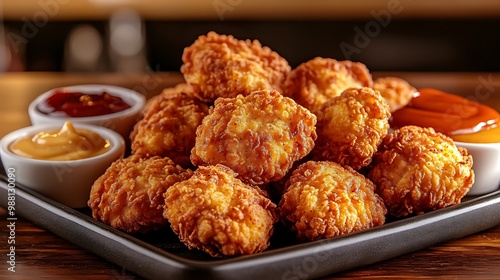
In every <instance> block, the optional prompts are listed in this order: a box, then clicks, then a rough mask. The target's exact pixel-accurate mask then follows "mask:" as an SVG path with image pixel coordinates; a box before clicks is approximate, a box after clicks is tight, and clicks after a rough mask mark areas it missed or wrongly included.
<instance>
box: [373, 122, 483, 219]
mask: <svg viewBox="0 0 500 280" xmlns="http://www.w3.org/2000/svg"><path fill="white" fill-rule="evenodd" d="M368 177H369V178H370V179H371V180H372V181H373V182H374V183H375V184H376V185H377V193H378V194H379V195H380V196H381V197H382V198H383V199H384V201H385V203H386V205H387V208H388V210H389V213H390V214H391V215H393V216H396V217H402V216H407V215H410V214H423V213H425V212H428V211H432V210H436V209H440V208H443V207H446V206H450V205H454V204H457V203H460V201H461V199H462V198H463V197H464V196H465V195H466V194H467V192H468V191H469V189H470V188H471V186H472V184H473V183H474V171H473V170H472V156H470V155H468V153H467V150H466V149H464V148H460V147H458V148H457V147H456V146H455V143H454V142H453V140H452V139H451V138H449V137H447V136H445V135H444V134H441V133H437V132H435V131H434V129H432V128H421V127H417V126H405V127H402V128H400V129H397V130H395V131H394V132H392V133H391V134H388V135H387V136H386V137H385V138H384V139H383V142H382V144H381V146H380V149H379V151H378V152H377V153H376V154H375V156H374V160H373V163H372V166H371V167H370V172H369V174H368Z"/></svg>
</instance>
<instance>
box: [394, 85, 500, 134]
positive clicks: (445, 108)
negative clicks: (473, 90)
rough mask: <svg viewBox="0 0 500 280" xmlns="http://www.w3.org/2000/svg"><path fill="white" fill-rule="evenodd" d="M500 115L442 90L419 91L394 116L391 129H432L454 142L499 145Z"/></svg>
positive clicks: (487, 107) (486, 107)
mask: <svg viewBox="0 0 500 280" xmlns="http://www.w3.org/2000/svg"><path fill="white" fill-rule="evenodd" d="M499 122H500V114H499V113H498V112H497V111H496V110H495V109H493V108H491V107H489V106H486V105H484V104H481V103H478V102H475V101H472V100H469V99H467V98H464V97H461V96H457V95H454V94H450V93H446V92H443V91H440V90H436V89H431V88H424V89H421V90H419V92H417V93H416V94H415V95H414V96H413V99H412V100H411V102H410V103H409V104H408V105H407V106H406V107H403V108H401V109H400V110H398V111H396V112H394V113H393V114H392V117H391V127H393V128H399V127H402V126H405V125H417V126H421V127H432V128H434V129H435V130H436V131H438V132H441V133H443V134H445V135H447V136H450V137H451V138H452V139H453V140H456V141H462V142H472V143H493V142H500V127H498V124H499Z"/></svg>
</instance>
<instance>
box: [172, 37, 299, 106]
mask: <svg viewBox="0 0 500 280" xmlns="http://www.w3.org/2000/svg"><path fill="white" fill-rule="evenodd" d="M182 61H183V65H182V66H181V72H182V74H183V75H184V79H185V80H186V81H187V83H188V84H190V85H191V86H192V87H193V88H194V90H195V93H196V94H197V95H198V98H200V99H201V100H203V101H206V102H213V101H214V100H215V99H216V98H218V97H235V96H236V95H238V94H242V95H248V94H249V93H251V92H252V91H256V90H264V89H275V90H278V91H280V92H281V91H282V86H283V83H284V81H285V78H286V76H287V75H288V73H289V72H290V70H291V67H290V65H289V64H288V62H287V61H286V60H285V59H284V58H283V57H281V56H280V55H279V54H278V53H276V52H274V51H272V50H271V49H270V48H269V47H265V46H262V45H261V43H260V42H259V41H258V40H253V41H250V40H245V41H243V40H237V39H235V38H234V37H233V36H231V35H229V36H226V35H219V34H217V33H215V32H209V33H208V34H207V35H206V36H205V35H203V36H200V37H198V39H197V40H196V41H195V42H194V43H193V44H192V45H191V46H189V47H187V48H185V49H184V52H183V55H182Z"/></svg>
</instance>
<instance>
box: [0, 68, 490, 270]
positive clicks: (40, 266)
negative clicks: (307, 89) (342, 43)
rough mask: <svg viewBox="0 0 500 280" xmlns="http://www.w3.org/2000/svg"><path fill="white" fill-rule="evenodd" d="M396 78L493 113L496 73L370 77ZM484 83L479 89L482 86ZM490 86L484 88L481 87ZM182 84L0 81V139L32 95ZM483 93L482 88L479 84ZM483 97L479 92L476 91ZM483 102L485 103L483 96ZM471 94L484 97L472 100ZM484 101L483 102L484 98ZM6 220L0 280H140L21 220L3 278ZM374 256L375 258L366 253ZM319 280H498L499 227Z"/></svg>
mask: <svg viewBox="0 0 500 280" xmlns="http://www.w3.org/2000/svg"><path fill="white" fill-rule="evenodd" d="M374 75H376V76H387V75H393V76H399V77H402V78H405V79H407V80H408V81H410V82H411V83H412V84H414V85H415V86H416V87H424V86H430V87H436V88H439V89H442V90H448V91H451V92H454V93H457V94H460V95H464V96H476V97H477V96H479V97H485V98H484V99H483V100H482V102H484V103H486V104H489V105H490V106H492V107H494V108H496V109H497V110H500V74H496V73H460V74H457V73H432V74H430V73H375V74H374ZM485 81H486V82H485ZM488 81H489V82H488ZM179 82H182V77H181V76H180V75H179V74H178V73H145V74H137V75H127V76H123V75H118V74H90V75H89V74H87V75H80V74H62V73H61V74H56V73H11V74H0V88H1V89H2V91H1V92H0V98H1V100H2V102H0V120H1V125H0V137H2V136H3V135H5V134H6V133H8V132H10V131H11V130H14V129H16V128H20V127H23V126H26V125H28V124H29V119H28V115H27V111H26V110H27V106H28V104H29V102H30V101H31V100H33V99H34V98H35V97H36V96H37V95H38V94H40V93H42V92H44V91H46V90H48V89H50V88H53V87H58V86H63V85H71V84H83V83H107V84H114V85H121V86H125V87H129V88H136V89H139V91H141V90H142V89H144V92H143V93H144V94H146V95H147V96H148V97H150V96H152V95H154V94H157V93H159V92H161V90H162V89H163V88H164V87H168V86H172V85H174V84H177V83H179ZM485 83H486V84H487V85H489V86H488V87H484V86H483V87H481V85H484V84H485ZM478 88H479V89H483V90H478ZM485 88H487V89H488V95H484V93H485V91H484V89H485ZM478 93H483V94H481V95H478ZM486 97H487V98H486ZM6 225H7V214H6V211H5V209H1V208H0V226H1V228H2V230H1V231H0V232H1V236H0V248H2V249H1V252H2V257H0V260H1V263H2V265H1V266H0V279H33V277H34V276H35V277H36V278H37V279H98V280H100V279H103V280H104V279H140V278H139V277H137V276H135V275H133V274H131V273H129V272H127V271H125V270H123V269H122V268H121V267H119V266H117V265H114V264H112V263H110V262H108V261H106V260H104V259H102V258H101V257H99V256H96V255H93V254H92V253H89V252H88V251H86V250H85V249H83V248H80V247H78V246H76V245H74V244H72V243H70V242H68V241H66V240H64V239H62V238H60V237H58V236H56V235H54V234H53V233H51V232H49V231H46V230H44V229H42V228H39V227H37V226H35V225H33V224H32V223H30V222H28V221H27V220H25V219H23V218H19V219H18V220H17V221H16V230H15V232H16V244H15V246H16V251H15V252H16V272H15V273H11V272H9V271H8V270H7V268H8V265H7V263H6V261H7V256H6V252H7V250H8V244H7V241H6V240H7V236H8V232H7V231H6V230H5V229H6ZM367 253H369V254H376V252H367ZM324 279H500V225H498V226H496V227H494V228H491V229H489V230H486V231H482V232H479V233H476V234H473V235H470V236H467V237H464V238H461V239H458V240H452V241H449V242H445V243H442V244H437V245H435V246H431V247H428V248H426V249H424V250H420V251H417V252H413V253H410V254H406V255H403V256H400V257H397V258H393V259H389V260H386V261H383V262H379V263H376V264H373V265H369V266H366V267H360V268H356V269H352V270H348V271H344V272H341V273H337V274H335V275H330V276H327V277H325V278H324Z"/></svg>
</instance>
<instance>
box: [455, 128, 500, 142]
mask: <svg viewBox="0 0 500 280" xmlns="http://www.w3.org/2000/svg"><path fill="white" fill-rule="evenodd" d="M450 137H451V138H452V139H453V140H455V141H458V142H467V143H500V127H495V128H492V129H488V130H480V131H479V132H476V133H469V134H457V135H452V136H450Z"/></svg>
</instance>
